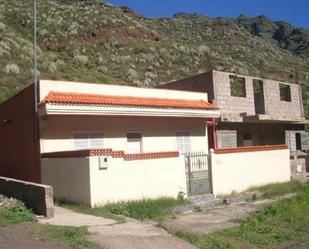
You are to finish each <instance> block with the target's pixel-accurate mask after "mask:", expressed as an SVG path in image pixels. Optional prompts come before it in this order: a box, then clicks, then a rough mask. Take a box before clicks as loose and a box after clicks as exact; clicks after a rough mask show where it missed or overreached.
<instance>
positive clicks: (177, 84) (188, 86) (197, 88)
mask: <svg viewBox="0 0 309 249" xmlns="http://www.w3.org/2000/svg"><path fill="white" fill-rule="evenodd" d="M212 75H213V73H212V71H210V72H208V73H202V74H198V75H195V76H192V77H189V78H185V79H181V80H177V81H174V82H170V83H167V84H164V85H160V86H159V87H158V88H164V89H173V90H183V91H192V92H207V94H208V101H209V102H210V103H213V100H214V98H215V96H214V86H213V77H212Z"/></svg>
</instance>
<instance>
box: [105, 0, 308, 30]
mask: <svg viewBox="0 0 309 249" xmlns="http://www.w3.org/2000/svg"><path fill="white" fill-rule="evenodd" d="M106 1H107V2H110V3H112V4H114V5H125V6H130V7H131V8H132V9H134V10H135V11H136V12H138V13H141V14H143V15H144V16H146V17H167V16H172V15H173V14H175V13H177V12H187V13H203V14H205V15H207V16H211V17H218V16H223V17H238V16H239V15H240V14H244V15H246V16H257V15H265V16H267V17H269V18H270V19H272V20H275V21H279V20H280V21H286V22H289V23H291V24H293V25H295V26H297V27H303V28H307V29H309V0H106Z"/></svg>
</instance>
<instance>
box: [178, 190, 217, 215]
mask: <svg viewBox="0 0 309 249" xmlns="http://www.w3.org/2000/svg"><path fill="white" fill-rule="evenodd" d="M187 200H189V201H190V202H191V204H188V205H181V206H177V207H175V208H174V211H176V212H180V213H191V212H194V211H195V210H196V207H200V208H201V209H206V208H209V207H215V206H218V205H222V204H223V202H222V199H219V198H215V196H214V195H213V194H203V195H194V196H189V197H188V198H187Z"/></svg>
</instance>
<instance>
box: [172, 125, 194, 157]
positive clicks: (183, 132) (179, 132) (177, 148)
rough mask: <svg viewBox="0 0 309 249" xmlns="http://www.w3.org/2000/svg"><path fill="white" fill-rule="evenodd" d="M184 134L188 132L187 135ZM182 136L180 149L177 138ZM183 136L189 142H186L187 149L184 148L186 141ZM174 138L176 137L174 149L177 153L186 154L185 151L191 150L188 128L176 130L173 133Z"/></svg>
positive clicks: (190, 135) (190, 137) (190, 136)
mask: <svg viewBox="0 0 309 249" xmlns="http://www.w3.org/2000/svg"><path fill="white" fill-rule="evenodd" d="M179 134H182V136H180V135H179ZM184 134H188V136H185V135H184ZM180 137H181V138H182V143H181V144H182V150H181V149H180V148H179V147H180V146H179V138H180ZM185 137H188V139H189V140H188V141H189V144H188V148H189V149H188V150H189V151H187V150H186V148H185V147H186V141H185ZM175 139H176V150H177V151H179V153H181V154H187V153H191V152H192V132H191V131H190V130H179V131H176V133H175Z"/></svg>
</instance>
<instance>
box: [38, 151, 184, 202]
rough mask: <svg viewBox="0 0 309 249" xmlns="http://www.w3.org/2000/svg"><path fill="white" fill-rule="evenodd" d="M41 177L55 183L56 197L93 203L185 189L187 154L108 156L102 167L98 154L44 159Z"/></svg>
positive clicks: (47, 181)
mask: <svg viewBox="0 0 309 249" xmlns="http://www.w3.org/2000/svg"><path fill="white" fill-rule="evenodd" d="M42 181H43V182H44V183H46V184H50V185H52V186H53V188H54V196H55V197H56V198H60V199H66V200H69V201H73V202H78V203H85V204H88V205H92V206H95V205H100V204H104V203H107V202H116V201H126V200H135V199H142V198H157V197H174V198H176V197H177V195H178V193H179V192H180V191H183V192H185V193H186V176H185V164H184V157H176V158H161V159H152V160H134V161H124V160H123V159H121V158H118V159H117V158H108V168H106V169H101V170H100V169H99V157H87V158H59V159H56V158H49V159H43V160H42Z"/></svg>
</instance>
